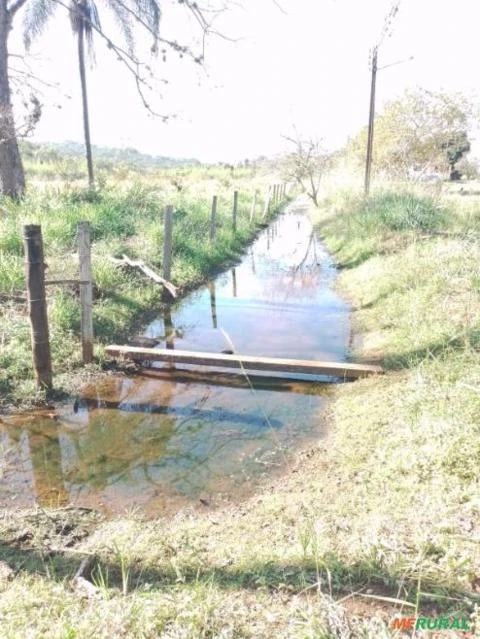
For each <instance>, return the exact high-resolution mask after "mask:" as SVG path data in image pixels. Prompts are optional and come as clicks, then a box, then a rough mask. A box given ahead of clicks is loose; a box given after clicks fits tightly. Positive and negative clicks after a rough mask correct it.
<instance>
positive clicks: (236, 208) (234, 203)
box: [233, 191, 238, 233]
mask: <svg viewBox="0 0 480 639" xmlns="http://www.w3.org/2000/svg"><path fill="white" fill-rule="evenodd" d="M237 211H238V191H234V192H233V232H234V233H235V232H236V230H237Z"/></svg>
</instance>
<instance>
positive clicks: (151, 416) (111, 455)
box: [0, 200, 350, 515]
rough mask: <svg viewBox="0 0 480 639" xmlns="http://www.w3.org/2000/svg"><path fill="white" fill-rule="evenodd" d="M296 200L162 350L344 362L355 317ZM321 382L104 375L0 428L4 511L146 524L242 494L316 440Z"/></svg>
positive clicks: (196, 302)
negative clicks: (117, 516)
mask: <svg viewBox="0 0 480 639" xmlns="http://www.w3.org/2000/svg"><path fill="white" fill-rule="evenodd" d="M334 279H335V268H334V266H333V263H332V261H331V258H330V257H329V255H328V254H327V252H326V250H325V249H324V247H323V246H322V245H321V243H320V242H319V241H318V239H317V238H316V237H315V234H314V233H313V229H312V226H311V223H310V221H309V219H308V217H307V215H306V203H305V202H304V201H302V200H299V201H297V202H295V203H293V204H291V205H290V206H289V208H288V209H287V210H286V211H285V213H284V214H283V215H281V216H280V217H279V218H278V219H277V220H276V221H275V222H273V223H272V224H271V225H270V227H269V228H268V229H265V230H263V231H262V232H261V233H260V234H259V236H258V238H257V240H256V241H255V243H254V244H253V245H252V246H251V247H249V249H248V250H247V252H246V253H245V255H244V257H243V259H242V261H241V263H239V264H238V265H237V266H236V267H235V268H233V269H230V270H228V271H226V272H224V273H222V274H221V275H219V276H218V277H217V278H215V280H213V281H211V282H209V283H208V285H206V286H204V287H202V288H200V289H198V290H197V291H195V292H193V293H191V294H190V295H188V296H187V297H185V298H184V299H182V300H181V301H180V302H178V303H176V304H174V305H172V306H171V307H170V308H168V309H166V311H164V312H163V314H162V315H159V317H158V318H157V319H155V320H154V321H153V322H152V323H151V324H150V325H148V326H147V327H145V330H144V333H143V335H142V336H141V337H142V338H143V341H144V342H146V343H148V344H149V345H150V344H158V346H159V347H161V348H165V346H166V347H167V348H178V349H183V350H195V351H207V352H214V353H215V352H222V351H228V352H230V351H234V352H238V353H242V354H248V355H264V356H270V357H285V358H297V359H302V358H303V359H322V360H327V361H334V360H335V361H345V359H346V354H347V349H348V343H349V336H350V326H349V309H348V306H347V304H346V303H345V302H343V301H342V300H341V299H340V298H339V297H338V296H337V295H336V294H335V293H334V291H333V283H334ZM332 381H338V380H329V379H327V378H325V377H323V378H322V377H317V378H314V377H312V376H310V377H308V376H302V375H298V380H295V381H293V380H291V379H287V378H286V376H285V375H282V374H274V375H268V376H266V375H255V374H252V375H248V377H247V376H246V375H244V374H238V373H232V372H228V371H225V369H223V370H222V369H217V370H214V369H211V368H210V369H208V368H203V369H201V368H199V367H193V366H188V365H182V366H178V365H171V364H155V365H151V366H150V367H148V368H144V369H143V370H142V373H141V374H137V375H132V376H126V375H113V376H106V377H105V378H103V379H101V380H100V381H99V382H97V383H96V384H94V385H92V386H90V387H87V388H85V389H82V391H81V392H80V393H79V396H78V398H77V399H76V400H75V402H71V403H69V404H68V405H62V406H59V407H58V408H57V409H56V411H55V413H54V414H51V413H49V414H46V413H45V414H38V413H36V414H32V415H23V416H10V417H2V420H1V421H0V507H2V508H5V507H19V506H27V505H33V504H35V503H37V504H40V505H50V506H51V505H53V506H57V505H65V504H74V505H77V506H85V507H92V508H97V509H100V510H103V511H105V512H107V513H115V512H121V511H123V510H125V509H126V508H131V507H137V508H140V509H141V510H142V512H144V513H146V514H148V515H156V514H162V513H165V512H172V511H175V510H176V509H178V508H180V507H182V506H184V505H187V504H189V503H192V501H193V502H197V503H198V502H199V501H200V503H202V504H206V505H208V504H218V503H221V502H224V501H228V500H232V499H238V498H239V497H241V496H244V495H246V494H248V492H249V491H251V490H252V489H253V488H254V486H255V485H256V483H257V482H258V481H260V479H261V478H262V477H264V476H265V475H266V474H271V473H278V472H281V471H282V469H283V468H284V467H285V465H286V464H287V463H288V460H289V459H291V456H292V454H293V453H294V452H295V451H296V450H298V449H300V448H302V447H306V446H308V445H311V444H312V442H316V441H318V440H319V439H320V438H321V437H322V434H323V428H324V425H323V420H322V409H323V407H324V403H325V397H326V395H328V393H329V392H330V388H331V384H330V383H328V382H332Z"/></svg>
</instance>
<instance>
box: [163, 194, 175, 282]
mask: <svg viewBox="0 0 480 639" xmlns="http://www.w3.org/2000/svg"><path fill="white" fill-rule="evenodd" d="M172 216H173V206H170V205H169V206H166V207H165V214H164V228H163V261H162V265H163V277H164V278H165V279H166V280H168V281H170V274H171V270H172Z"/></svg>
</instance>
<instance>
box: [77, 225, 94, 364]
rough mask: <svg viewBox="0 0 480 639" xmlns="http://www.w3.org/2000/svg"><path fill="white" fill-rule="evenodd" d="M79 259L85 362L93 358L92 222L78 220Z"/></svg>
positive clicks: (87, 362) (83, 356)
mask: <svg viewBox="0 0 480 639" xmlns="http://www.w3.org/2000/svg"><path fill="white" fill-rule="evenodd" d="M77 238H78V259H79V263H80V268H79V272H80V307H81V311H80V313H81V315H80V327H81V332H82V358H83V363H84V364H89V363H90V362H91V361H92V359H93V314H92V303H93V295H92V260H91V254H90V222H78V224H77Z"/></svg>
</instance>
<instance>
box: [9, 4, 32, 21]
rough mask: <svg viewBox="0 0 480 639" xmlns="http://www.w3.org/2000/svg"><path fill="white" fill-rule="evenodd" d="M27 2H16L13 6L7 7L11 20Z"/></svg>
mask: <svg viewBox="0 0 480 639" xmlns="http://www.w3.org/2000/svg"><path fill="white" fill-rule="evenodd" d="M26 2H27V0H15V2H14V3H13V4H11V5H10V6H9V7H7V12H8V14H9V16H10V19H12V18H13V16H14V15H15V14H16V13H17V11H18V10H19V9H21V8H22V7H23V5H24V4H25V3H26Z"/></svg>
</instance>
